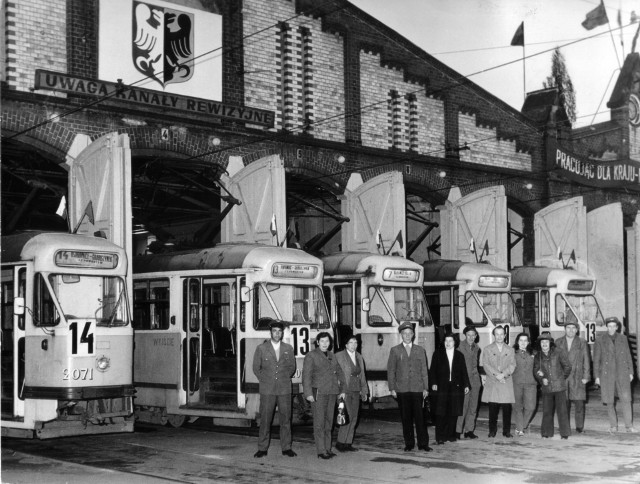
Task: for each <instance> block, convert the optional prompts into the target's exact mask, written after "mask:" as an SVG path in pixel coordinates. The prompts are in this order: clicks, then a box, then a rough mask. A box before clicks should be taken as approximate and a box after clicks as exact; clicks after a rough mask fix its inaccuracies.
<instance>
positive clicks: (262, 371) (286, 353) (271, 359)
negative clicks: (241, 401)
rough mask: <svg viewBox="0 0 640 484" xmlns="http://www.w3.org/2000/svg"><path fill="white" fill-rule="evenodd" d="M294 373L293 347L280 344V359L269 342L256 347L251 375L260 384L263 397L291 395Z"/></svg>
mask: <svg viewBox="0 0 640 484" xmlns="http://www.w3.org/2000/svg"><path fill="white" fill-rule="evenodd" d="M295 372H296V358H295V356H294V354H293V346H291V345H288V344H287V343H283V342H282V341H281V342H280V359H279V360H276V351H275V350H274V349H273V345H272V344H271V340H266V341H265V342H264V343H262V344H260V345H258V347H257V348H256V352H255V353H254V355H253V373H254V374H255V375H256V377H258V381H259V382H260V393H261V394H263V395H288V394H290V393H291V377H292V376H293V374H294V373H295Z"/></svg>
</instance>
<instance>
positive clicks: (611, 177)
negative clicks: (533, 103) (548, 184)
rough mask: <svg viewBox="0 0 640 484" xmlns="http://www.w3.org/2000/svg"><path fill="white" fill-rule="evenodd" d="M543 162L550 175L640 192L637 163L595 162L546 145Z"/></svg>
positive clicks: (628, 161)
mask: <svg viewBox="0 0 640 484" xmlns="http://www.w3.org/2000/svg"><path fill="white" fill-rule="evenodd" d="M547 160H548V165H549V169H550V170H552V173H555V174H557V175H560V176H562V177H564V178H568V179H569V180H572V181H575V182H576V183H580V184H582V185H588V186H591V187H603V188H607V187H609V188H612V187H626V188H636V189H640V163H638V162H637V161H633V160H625V161H596V160H590V159H588V158H586V157H584V156H580V155H576V154H575V153H572V152H571V151H569V150H567V149H566V148H563V147H560V146H558V144H557V143H556V142H555V141H554V140H549V142H548V144H547Z"/></svg>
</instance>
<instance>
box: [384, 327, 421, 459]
mask: <svg viewBox="0 0 640 484" xmlns="http://www.w3.org/2000/svg"><path fill="white" fill-rule="evenodd" d="M398 330H399V331H400V335H401V336H402V343H400V344H399V345H397V346H394V347H392V348H391V351H390V352H389V360H388V361H387V380H388V382H389V391H390V392H391V396H392V397H394V398H397V399H398V407H399V408H400V419H401V420H402V435H403V437H404V451H405V452H410V451H412V450H413V447H414V445H415V440H414V433H413V426H414V425H415V428H416V433H417V434H418V449H420V450H424V451H425V452H429V451H430V450H431V447H429V434H428V432H427V426H426V425H425V423H424V414H423V410H422V407H423V405H424V400H425V399H426V398H427V396H428V395H429V374H428V372H429V370H428V367H427V352H426V351H425V350H424V348H423V347H422V346H418V345H416V344H413V336H414V331H413V326H412V325H411V323H402V324H401V325H400V327H399V328H398Z"/></svg>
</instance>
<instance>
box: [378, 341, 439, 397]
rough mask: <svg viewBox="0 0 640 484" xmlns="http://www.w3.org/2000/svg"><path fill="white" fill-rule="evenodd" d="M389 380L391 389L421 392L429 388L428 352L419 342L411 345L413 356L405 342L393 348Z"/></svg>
mask: <svg viewBox="0 0 640 484" xmlns="http://www.w3.org/2000/svg"><path fill="white" fill-rule="evenodd" d="M387 380H388V382H389V391H393V390H395V391H396V392H400V393H406V392H420V393H422V391H423V390H428V389H429V370H428V367H427V352H426V351H425V350H424V348H423V347H422V346H418V345H417V344H414V345H412V347H411V356H407V350H405V349H404V344H402V343H400V344H399V345H397V346H394V347H392V348H391V351H390V352H389V360H388V361H387Z"/></svg>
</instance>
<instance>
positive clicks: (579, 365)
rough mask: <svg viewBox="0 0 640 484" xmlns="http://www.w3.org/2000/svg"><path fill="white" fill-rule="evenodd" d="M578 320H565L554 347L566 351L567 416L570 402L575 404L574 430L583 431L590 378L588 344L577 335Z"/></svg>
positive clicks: (569, 411)
mask: <svg viewBox="0 0 640 484" xmlns="http://www.w3.org/2000/svg"><path fill="white" fill-rule="evenodd" d="M578 331H579V328H578V322H577V321H575V320H571V321H567V322H566V323H565V325H564V336H562V337H561V338H558V339H556V348H559V349H561V350H563V351H565V352H566V353H567V355H568V356H569V362H570V363H571V374H570V375H569V378H567V416H569V417H570V416H571V403H572V402H573V404H574V406H575V409H576V410H575V422H576V432H578V433H579V434H580V433H582V432H584V402H585V400H586V399H587V383H589V380H590V379H591V362H590V358H589V345H588V344H587V342H586V341H585V340H584V339H582V338H581V337H580V336H578Z"/></svg>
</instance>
